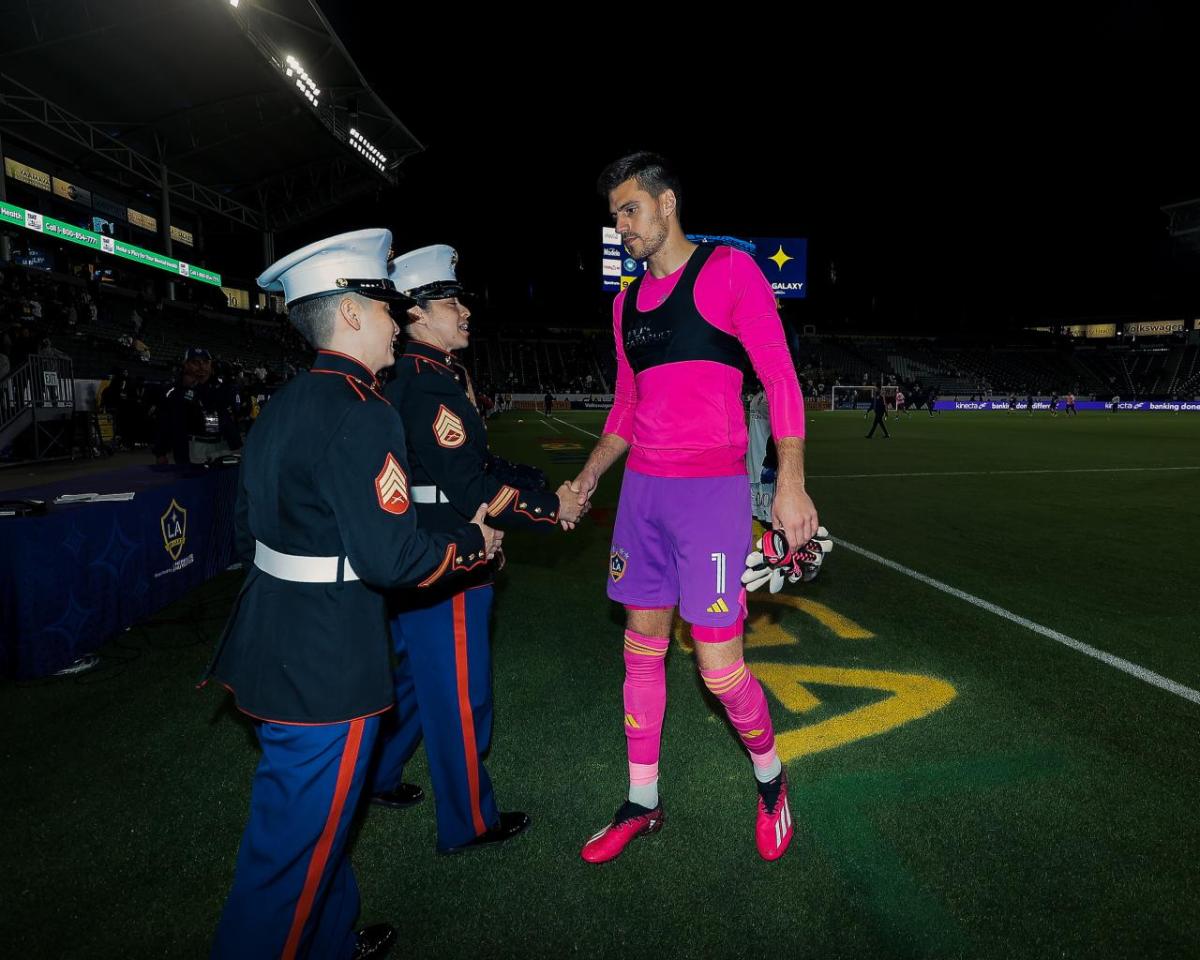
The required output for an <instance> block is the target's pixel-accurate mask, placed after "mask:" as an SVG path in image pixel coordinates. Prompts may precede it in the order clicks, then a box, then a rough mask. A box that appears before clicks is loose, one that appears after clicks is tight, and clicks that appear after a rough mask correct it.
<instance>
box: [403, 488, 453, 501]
mask: <svg viewBox="0 0 1200 960" xmlns="http://www.w3.org/2000/svg"><path fill="white" fill-rule="evenodd" d="M412 498H413V500H414V501H415V502H417V503H449V502H450V498H449V497H448V496H446V492H445V491H444V490H439V489H438V488H437V487H432V486H430V487H413V488H412Z"/></svg>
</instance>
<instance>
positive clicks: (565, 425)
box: [551, 417, 600, 440]
mask: <svg viewBox="0 0 1200 960" xmlns="http://www.w3.org/2000/svg"><path fill="white" fill-rule="evenodd" d="M551 419H552V420H558V422H559V423H561V424H562V425H563V426H564V427H570V428H571V429H572V430H578V431H579V432H580V433H586V434H587V435H588V436H589V437H595V438H596V439H597V440H599V439H600V434H598V433H592V431H591V430H584V429H583V427H577V426H575V424H573V423H567V421H566V420H559V419H558V417H551Z"/></svg>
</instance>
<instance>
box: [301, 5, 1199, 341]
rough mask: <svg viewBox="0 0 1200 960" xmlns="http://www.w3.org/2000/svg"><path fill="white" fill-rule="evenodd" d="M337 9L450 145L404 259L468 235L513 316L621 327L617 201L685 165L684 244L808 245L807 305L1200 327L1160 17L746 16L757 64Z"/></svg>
mask: <svg viewBox="0 0 1200 960" xmlns="http://www.w3.org/2000/svg"><path fill="white" fill-rule="evenodd" d="M322 8H323V9H324V10H325V11H326V13H327V15H328V16H329V18H330V20H331V22H332V23H333V25H334V27H335V29H336V30H337V31H338V33H339V34H340V36H341V37H342V38H343V40H344V41H345V43H346V45H347V47H348V48H349V49H350V52H351V54H352V55H353V56H354V58H355V59H356V61H357V62H358V64H359V66H360V68H361V69H362V71H363V73H364V74H365V75H366V77H367V79H368V81H369V82H370V83H371V84H372V85H373V86H374V87H375V89H376V91H377V92H378V93H380V95H381V96H383V98H384V99H385V100H386V101H387V102H388V103H389V105H390V106H391V107H392V109H393V111H394V112H395V113H396V115H397V116H398V117H400V119H401V120H402V121H403V122H404V123H405V124H406V125H407V126H408V127H409V128H410V129H411V130H412V131H413V133H414V134H415V135H416V136H417V137H418V138H419V139H420V140H421V141H422V142H423V143H425V145H426V146H427V151H426V152H425V153H424V154H423V155H421V156H418V157H415V158H413V159H411V160H409V161H407V162H406V163H405V165H404V167H403V175H404V179H403V181H402V182H401V186H400V188H399V189H398V190H396V191H389V193H388V194H385V196H384V209H383V210H381V211H379V214H382V215H383V217H384V220H385V222H386V223H387V224H388V225H389V226H391V227H392V228H393V230H394V232H395V233H396V235H397V247H398V248H406V247H411V246H416V245H419V244H423V243H430V242H448V243H451V244H454V245H455V246H457V247H458V248H459V250H460V252H461V254H462V258H463V260H462V273H463V275H464V276H465V277H466V278H467V279H468V280H469V281H473V282H474V284H475V285H476V286H477V287H478V286H486V287H487V289H488V292H489V294H490V306H491V311H490V312H491V313H493V314H503V319H505V320H511V319H514V318H516V317H518V316H523V317H531V318H536V319H537V320H539V321H541V322H545V321H547V320H553V319H554V318H555V317H562V316H564V315H570V316H572V317H576V318H581V319H582V318H586V317H588V316H596V317H603V316H604V315H605V313H604V304H605V302H606V299H607V298H606V297H604V296H601V295H600V294H599V293H598V291H597V288H598V286H599V283H598V277H597V273H598V264H597V260H598V256H599V251H598V246H599V245H598V237H597V234H598V228H599V226H600V225H601V224H603V223H604V222H605V220H606V217H607V211H606V208H605V206H604V204H603V202H602V201H601V200H600V198H599V197H598V196H596V195H595V193H594V186H593V185H594V181H595V176H596V174H597V173H598V172H599V170H600V168H601V167H603V165H604V164H605V163H606V162H607V161H608V160H610V159H612V158H613V157H615V156H618V155H619V154H621V153H623V152H626V151H627V150H629V149H634V148H649V149H656V150H659V151H661V152H663V153H665V154H666V155H667V156H668V157H670V158H672V159H673V160H674V161H675V162H676V164H677V165H678V166H679V167H680V169H681V172H682V174H683V176H684V182H685V190H686V193H685V201H684V202H685V205H686V209H685V214H684V225H685V228H686V229H688V230H690V231H698V232H713V233H730V234H735V235H737V234H741V235H760V236H763V235H766V236H771V235H778V236H806V237H809V238H810V248H809V249H810V262H809V281H810V288H811V298H810V300H809V301H808V302H807V303H805V304H804V305H803V306H802V307H800V308H798V314H799V315H801V316H803V317H804V319H805V320H809V319H811V320H813V321H815V322H818V323H823V324H825V326H826V327H827V328H828V326H829V324H830V323H831V322H833V321H835V320H836V318H837V317H839V316H845V315H851V316H853V317H854V318H856V320H858V321H859V322H866V323H869V324H870V325H872V326H873V327H875V328H880V329H893V330H895V331H896V332H903V331H904V330H906V329H911V328H913V327H914V325H920V324H926V323H931V322H932V323H937V324H941V325H950V326H958V325H969V324H972V323H975V322H978V321H999V320H1003V321H1009V320H1011V321H1022V322H1025V321H1030V320H1036V319H1041V318H1043V317H1064V318H1065V317H1086V316H1101V315H1118V314H1129V313H1136V314H1143V315H1146V316H1156V315H1163V316H1166V315H1176V316H1177V315H1181V314H1185V313H1186V314H1191V313H1195V312H1200V296H1197V293H1196V291H1200V283H1198V281H1200V260H1198V259H1197V258H1196V257H1194V256H1193V255H1191V254H1188V253H1186V252H1185V251H1183V250H1182V249H1181V248H1179V247H1178V246H1176V245H1175V244H1173V243H1172V242H1171V241H1170V240H1169V238H1168V237H1167V234H1166V230H1165V217H1164V215H1163V214H1162V213H1161V212H1160V210H1159V208H1160V206H1161V205H1163V204H1165V203H1168V202H1172V201H1175V200H1182V199H1191V198H1192V197H1195V196H1200V162H1198V159H1200V153H1198V150H1197V148H1198V147H1200V144H1198V143H1197V140H1198V139H1200V138H1198V137H1197V133H1196V130H1195V123H1194V107H1193V102H1194V90H1195V89H1196V82H1197V81H1196V76H1197V74H1196V69H1195V66H1194V63H1193V61H1194V57H1193V56H1192V53H1191V44H1190V41H1189V40H1188V37H1189V36H1194V35H1195V34H1194V31H1193V30H1192V29H1191V27H1190V26H1189V25H1186V24H1182V23H1177V22H1175V21H1173V20H1171V19H1170V18H1168V17H1165V16H1164V15H1162V14H1161V13H1160V12H1158V10H1157V8H1156V7H1155V6H1154V5H1152V4H1121V5H1117V6H1115V7H1112V8H1110V9H1109V10H1108V12H1105V13H1103V14H1097V13H1095V8H1094V7H1093V8H1090V12H1087V13H1084V14H1081V15H1080V16H1079V17H1078V18H1077V19H1072V18H1071V17H1069V16H1065V15H1064V16H1061V17H1060V18H1059V19H1057V20H1056V21H1055V22H1049V21H1047V20H1046V18H1045V16H1044V14H1038V13H1030V14H1026V13H1020V12H1018V8H1016V7H1005V8H1004V10H1003V19H1000V18H998V19H996V20H995V21H985V20H976V21H973V22H970V23H967V22H963V21H957V20H955V19H954V18H953V17H952V16H949V15H941V14H939V15H936V16H935V15H929V16H928V18H927V19H926V20H925V21H923V22H922V21H919V20H915V19H912V17H911V14H910V13H909V12H906V14H905V19H903V20H896V21H895V22H887V21H885V20H882V19H880V18H879V16H878V15H877V14H868V13H863V14H862V15H861V17H859V18H857V19H856V18H855V17H854V16H846V15H842V16H843V19H842V20H841V21H838V20H835V19H833V18H829V19H827V20H823V19H822V18H821V17H820V16H818V15H816V14H813V13H812V11H810V10H806V11H805V12H804V14H803V15H802V16H797V18H796V19H795V21H794V22H783V21H773V22H771V23H765V22H759V23H756V24H754V25H753V32H749V29H748V30H747V32H744V33H743V32H742V31H739V30H738V29H737V28H729V27H727V26H726V25H725V24H722V27H721V31H720V34H721V36H720V45H721V48H722V49H729V50H753V51H754V55H752V56H746V57H745V58H744V60H743V61H742V62H738V61H737V59H736V58H729V57H727V56H725V55H724V54H721V53H718V52H716V51H715V50H713V49H712V48H711V46H712V44H714V43H716V42H717V39H716V38H714V37H711V36H708V37H706V36H696V37H694V38H692V39H690V40H689V39H687V36H688V32H687V31H682V32H681V30H680V28H679V27H678V26H676V25H672V23H671V22H669V21H663V22H662V23H659V24H646V25H641V26H638V25H636V24H630V25H629V26H628V27H626V28H620V29H618V28H617V26H616V25H615V24H614V25H610V26H605V27H604V29H603V32H601V31H600V30H598V29H595V28H592V27H589V26H586V25H583V24H580V25H578V26H573V27H567V26H565V25H563V26H561V27H560V28H559V33H560V35H561V37H562V40H561V41H559V42H554V41H552V40H550V39H548V38H546V37H545V31H546V30H547V28H548V26H550V25H547V24H544V23H539V24H537V28H538V29H537V31H535V32H527V30H526V28H523V27H521V26H520V25H517V26H514V25H513V24H512V23H511V22H509V23H499V22H498V23H496V24H491V25H482V24H478V23H476V24H475V25H474V29H473V32H476V33H480V32H483V33H490V37H491V39H490V40H489V42H488V43H487V44H482V43H480V42H478V41H473V42H468V41H466V40H465V39H462V38H459V37H456V36H455V35H454V30H453V29H450V28H449V26H448V25H447V24H445V23H441V24H439V23H433V22H430V23H422V22H420V21H419V20H413V21H411V22H408V23H406V25H405V26H406V31H405V36H407V37H410V38H411V39H410V40H409V41H408V42H407V45H406V41H405V40H403V39H401V38H399V37H398V36H397V35H396V34H395V33H388V32H387V31H383V30H380V29H379V23H378V22H377V21H376V20H375V19H373V18H365V17H364V16H363V14H362V12H361V11H362V10H363V7H362V6H361V5H355V6H351V5H350V4H346V3H337V2H334V0H324V2H323V3H322ZM493 28H494V29H493ZM528 29H529V31H532V26H530V27H529V28H528ZM535 33H536V36H535ZM589 34H591V35H593V36H592V38H591V39H590V40H589V39H588V37H589ZM536 37H543V39H537V38H536ZM727 60H728V61H730V62H729V63H728V64H727V65H725V66H721V64H722V63H723V62H725V61H727ZM374 219H376V220H378V219H379V216H378V215H377V216H375V217H374ZM362 223H363V220H362V215H361V212H360V211H355V212H353V213H349V212H348V213H347V214H346V215H344V216H340V217H337V218H332V219H331V220H330V221H327V222H326V223H323V224H322V225H321V226H322V227H334V228H340V227H342V226H347V227H350V226H359V225H362ZM304 239H307V238H304ZM830 260H832V261H833V262H834V263H835V264H836V267H837V285H836V286H832V287H831V285H830V283H829V262H830ZM581 264H582V268H583V269H582V270H581V269H580V266H581Z"/></svg>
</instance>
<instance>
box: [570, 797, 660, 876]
mask: <svg viewBox="0 0 1200 960" xmlns="http://www.w3.org/2000/svg"><path fill="white" fill-rule="evenodd" d="M662 825H663V808H662V804H661V803H660V804H659V805H658V806H657V807H655V808H654V809H653V810H647V809H646V808H645V807H643V806H640V805H639V804H636V803H630V802H629V801H626V802H625V803H623V804H622V805H621V808H620V809H619V810H618V811H617V812H616V815H615V816H614V817H613V818H612V822H611V823H610V824H608V825H607V826H606V827H605V828H604V829H603V830H601V831H600V832H599V833H597V834H596V835H595V836H594V837H592V838H591V839H590V840H588V842H587V843H585V844H584V845H583V849H582V850H581V851H580V852H579V855H580V856H581V857H583V859H584V860H586V861H587V862H588V863H607V862H608V861H609V860H615V859H616V858H617V857H618V856H619V855H620V853H621V851H622V850H624V849H625V848H626V847H627V846H629V844H630V843H632V842H633V840H634V839H635V838H637V837H643V836H648V835H649V834H651V833H657V832H658V831H659V830H661V829H662Z"/></svg>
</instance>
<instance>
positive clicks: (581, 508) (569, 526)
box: [557, 483, 591, 530]
mask: <svg viewBox="0 0 1200 960" xmlns="http://www.w3.org/2000/svg"><path fill="white" fill-rule="evenodd" d="M557 493H558V519H559V522H560V523H561V524H562V528H563V529H564V530H574V529H575V524H577V523H578V522H579V521H580V519H582V517H583V515H584V514H585V513H587V512H588V510H589V509H590V508H591V504H590V503H583V504H580V502H579V494H578V492H577V491H576V490H575V489H573V488H572V486H571V484H570V483H563V484H562V486H560V487H559V488H558V491H557Z"/></svg>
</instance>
